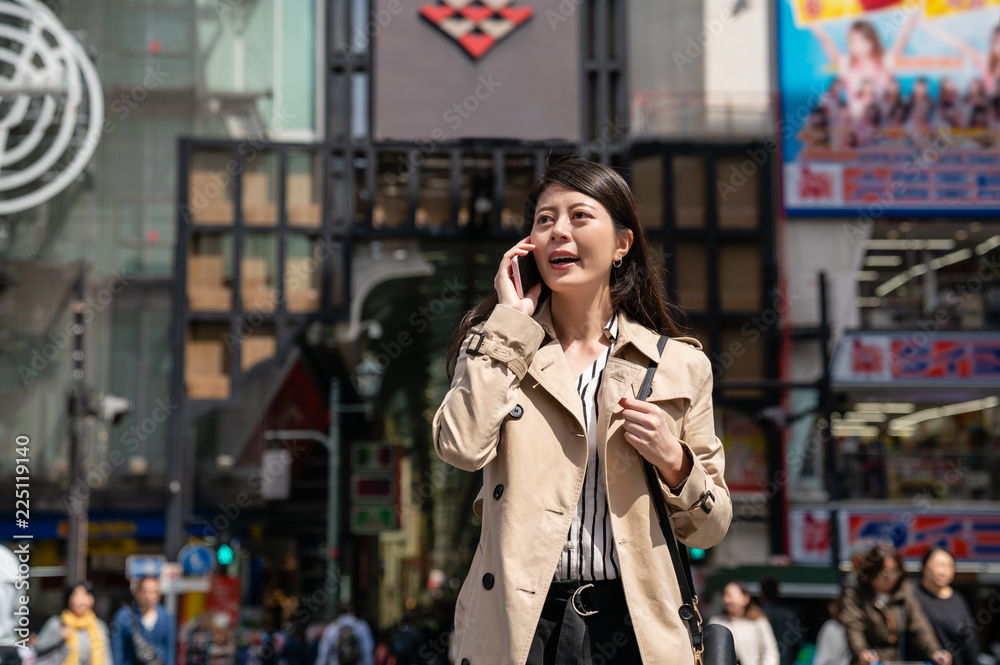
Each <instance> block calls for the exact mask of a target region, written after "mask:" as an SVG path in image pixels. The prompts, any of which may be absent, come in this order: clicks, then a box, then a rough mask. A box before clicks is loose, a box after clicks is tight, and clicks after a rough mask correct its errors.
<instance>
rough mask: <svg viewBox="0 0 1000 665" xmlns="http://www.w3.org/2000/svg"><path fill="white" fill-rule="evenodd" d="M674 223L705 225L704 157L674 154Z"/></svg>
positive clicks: (690, 226) (694, 225) (688, 226)
mask: <svg viewBox="0 0 1000 665" xmlns="http://www.w3.org/2000/svg"><path fill="white" fill-rule="evenodd" d="M672 175H673V180H674V224H675V225H676V226H677V227H678V228H701V227H703V226H705V158H704V157H702V156H701V155H674V157H673V174H672Z"/></svg>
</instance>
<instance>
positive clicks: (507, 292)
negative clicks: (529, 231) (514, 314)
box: [493, 238, 542, 316]
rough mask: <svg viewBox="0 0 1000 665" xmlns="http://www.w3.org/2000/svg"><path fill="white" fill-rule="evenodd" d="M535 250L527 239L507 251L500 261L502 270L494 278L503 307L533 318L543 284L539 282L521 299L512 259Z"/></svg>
mask: <svg viewBox="0 0 1000 665" xmlns="http://www.w3.org/2000/svg"><path fill="white" fill-rule="evenodd" d="M534 249H535V246H534V245H533V244H531V243H530V242H528V238H525V239H524V240H522V241H521V242H519V243H517V244H516V245H514V246H513V247H511V248H510V249H508V250H507V252H506V253H505V254H504V255H503V258H502V259H501V260H500V268H499V270H497V276H496V277H494V278H493V286H494V287H495V288H496V290H497V300H498V302H499V303H500V304H501V305H506V306H507V307H510V308H511V309H516V310H517V311H519V312H521V313H522V314H527V315H528V316H531V315H532V314H534V313H535V307H537V306H538V296H539V294H541V292H542V283H541V282H539V283H538V284H536V285H535V286H533V287H532V288H531V290H530V291H528V292H527V293H525V294H524V298H519V297H518V295H517V289H515V288H514V273H513V271H512V264H511V259H512V258H514V257H515V256H527V255H528V254H530V253H531V252H532V250H534Z"/></svg>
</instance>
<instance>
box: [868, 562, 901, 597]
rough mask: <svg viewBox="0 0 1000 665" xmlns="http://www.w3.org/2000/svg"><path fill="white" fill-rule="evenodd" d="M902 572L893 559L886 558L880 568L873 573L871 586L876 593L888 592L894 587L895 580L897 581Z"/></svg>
mask: <svg viewBox="0 0 1000 665" xmlns="http://www.w3.org/2000/svg"><path fill="white" fill-rule="evenodd" d="M902 574H903V571H902V570H900V568H899V564H897V563H896V560H895V559H886V560H885V561H884V562H883V563H882V570H880V571H879V572H878V574H877V575H875V580H874V581H873V582H872V588H873V589H874V590H875V592H876V593H890V592H892V590H893V589H894V588H895V587H896V582H898V581H899V576H900V575H902Z"/></svg>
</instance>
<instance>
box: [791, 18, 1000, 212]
mask: <svg viewBox="0 0 1000 665" xmlns="http://www.w3.org/2000/svg"><path fill="white" fill-rule="evenodd" d="M778 5H779V7H778V43H779V54H778V59H779V87H780V92H781V115H780V124H779V134H780V137H781V145H782V154H783V187H782V191H783V200H784V205H785V208H786V211H787V212H788V214H789V215H837V216H851V217H861V218H863V219H866V220H871V219H875V218H881V217H897V216H913V215H940V214H945V213H947V214H958V215H961V214H963V213H964V214H966V215H977V216H979V215H990V214H996V213H997V212H998V211H1000V151H998V147H1000V30H998V29H997V26H998V22H1000V0H779V3H778Z"/></svg>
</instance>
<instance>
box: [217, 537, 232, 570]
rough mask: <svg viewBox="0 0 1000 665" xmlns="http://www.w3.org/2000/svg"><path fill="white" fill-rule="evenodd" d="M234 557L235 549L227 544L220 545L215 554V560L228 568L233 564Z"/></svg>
mask: <svg viewBox="0 0 1000 665" xmlns="http://www.w3.org/2000/svg"><path fill="white" fill-rule="evenodd" d="M233 556H234V555H233V548H232V547H230V546H229V545H226V544H225V543H223V544H222V545H219V549H218V551H217V552H216V553H215V559H216V560H217V561H218V562H219V565H220V566H228V565H229V564H231V563H232V562H233Z"/></svg>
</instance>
